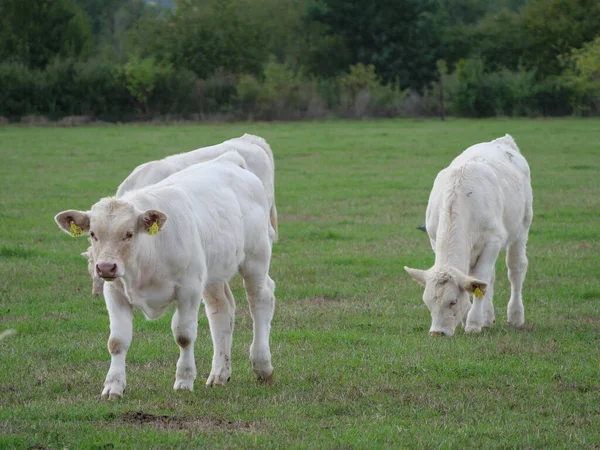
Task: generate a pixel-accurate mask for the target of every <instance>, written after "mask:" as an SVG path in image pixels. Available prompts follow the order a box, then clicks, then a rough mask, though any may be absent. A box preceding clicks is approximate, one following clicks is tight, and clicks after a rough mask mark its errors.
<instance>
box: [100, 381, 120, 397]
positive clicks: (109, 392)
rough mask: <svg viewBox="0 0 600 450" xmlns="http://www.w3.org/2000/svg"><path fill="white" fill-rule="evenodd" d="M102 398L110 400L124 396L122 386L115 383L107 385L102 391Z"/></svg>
mask: <svg viewBox="0 0 600 450" xmlns="http://www.w3.org/2000/svg"><path fill="white" fill-rule="evenodd" d="M102 398H104V399H108V400H116V399H119V398H123V389H122V388H121V387H120V386H115V384H109V385H106V386H104V390H103V391H102Z"/></svg>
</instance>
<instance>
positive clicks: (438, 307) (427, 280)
mask: <svg viewBox="0 0 600 450" xmlns="http://www.w3.org/2000/svg"><path fill="white" fill-rule="evenodd" d="M404 270H406V271H407V272H408V273H409V274H410V276H412V277H413V278H414V279H415V280H416V281H418V282H419V283H421V284H424V285H425V292H424V293H423V301H424V302H425V304H426V305H427V308H429V311H430V312H431V328H430V329H429V332H430V333H431V334H432V335H446V336H453V335H454V331H455V330H456V327H457V325H458V324H459V323H460V322H463V324H464V321H465V320H466V315H467V313H468V312H469V309H470V307H471V302H470V301H469V294H475V296H476V297H479V296H483V294H484V293H485V290H486V288H487V283H485V282H483V281H481V280H478V279H476V278H473V277H470V276H468V275H465V274H464V273H462V272H461V271H459V270H457V269H455V268H453V267H448V268H447V269H444V270H438V269H436V268H435V267H433V268H431V269H429V270H419V269H411V268H409V267H404ZM476 301H478V299H476Z"/></svg>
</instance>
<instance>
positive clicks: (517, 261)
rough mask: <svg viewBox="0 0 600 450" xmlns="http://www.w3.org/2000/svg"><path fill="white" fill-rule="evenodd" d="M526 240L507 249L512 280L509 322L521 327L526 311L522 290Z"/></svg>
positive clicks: (508, 313) (525, 267) (508, 312)
mask: <svg viewBox="0 0 600 450" xmlns="http://www.w3.org/2000/svg"><path fill="white" fill-rule="evenodd" d="M526 245H527V241H526V240H521V241H517V242H515V243H514V244H512V245H510V246H509V247H508V249H507V251H506V266H507V267H508V279H509V281H510V301H509V302H508V309H507V318H508V323H510V324H511V325H514V326H517V327H520V326H522V325H523V323H524V322H525V311H524V308H523V298H522V297H521V291H522V289H523V281H525V274H526V273H527V264H528V262H527V255H526V250H525V249H526Z"/></svg>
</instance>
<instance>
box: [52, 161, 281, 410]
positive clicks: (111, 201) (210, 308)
mask: <svg viewBox="0 0 600 450" xmlns="http://www.w3.org/2000/svg"><path fill="white" fill-rule="evenodd" d="M244 168H245V162H244V159H243V158H242V157H241V156H240V155H239V154H237V153H236V152H229V153H226V154H224V155H223V156H221V157H219V158H217V159H214V160H212V161H209V162H205V163H201V164H196V165H193V166H190V167H188V168H186V169H184V170H182V171H180V172H177V173H175V174H173V175H171V176H169V177H167V178H166V179H164V180H163V181H161V182H159V183H157V184H153V185H150V186H147V187H144V188H141V189H136V190H133V191H129V192H126V193H125V194H123V195H122V196H121V197H119V198H114V197H109V198H103V199H101V200H100V201H99V202H98V203H96V204H95V205H93V206H92V208H91V210H90V211H74V210H68V211H63V212H61V213H59V214H57V215H56V217H55V220H56V222H57V223H58V225H59V226H60V228H62V229H63V230H64V231H65V232H68V233H71V234H72V235H79V234H82V233H88V234H89V235H90V237H91V241H92V247H91V251H92V253H93V257H94V261H95V262H96V267H95V270H96V272H97V274H98V275H99V276H100V277H101V278H103V279H104V280H105V281H107V283H106V284H105V286H104V297H105V300H106V307H107V309H108V314H109V318H110V337H109V340H108V350H109V352H110V354H111V364H110V369H109V371H108V374H107V376H106V381H105V384H104V389H103V391H102V396H103V397H108V398H116V397H121V396H122V395H123V390H124V389H125V385H126V378H125V357H126V354H127V350H128V349H129V345H130V343H131V338H132V308H133V307H134V306H136V307H139V308H140V309H141V310H142V311H143V313H144V314H145V316H146V317H147V318H148V319H155V318H158V317H159V316H161V315H162V314H163V312H164V311H165V309H166V308H167V307H168V306H169V304H171V303H172V302H175V304H176V311H175V314H174V315H173V319H172V322H171V329H172V331H173V336H174V337H175V341H176V342H177V344H178V345H179V348H180V356H179V360H178V361H177V371H176V377H175V378H176V379H175V385H174V386H173V388H174V389H184V390H192V389H193V386H194V380H195V378H196V363H195V359H194V342H195V341H196V335H197V328H198V309H199V306H200V302H201V298H202V294H203V293H204V302H205V309H206V314H207V316H208V320H209V324H210V331H211V335H212V340H213V347H214V355H213V360H212V370H211V372H210V375H209V377H208V380H207V382H206V384H207V385H219V384H225V383H226V382H227V381H228V380H229V377H230V374H231V342H232V334H233V327H234V314H235V302H234V299H233V296H232V294H231V291H230V290H229V287H228V285H227V282H228V281H229V280H230V279H231V277H232V276H233V275H234V274H235V273H236V272H239V273H240V274H241V275H242V277H243V279H244V288H245V290H246V295H247V297H248V303H249V305H250V312H251V314H252V319H253V322H254V339H253V342H252V345H251V347H250V359H251V361H252V366H253V370H254V373H255V374H256V376H257V377H258V378H259V379H261V380H264V381H266V382H269V381H271V379H272V376H273V367H272V365H271V352H270V348H269V334H270V329H271V319H272V317H273V311H274V306H275V296H274V289H275V283H274V282H273V280H272V279H271V278H270V277H269V273H268V272H269V264H270V259H271V240H272V238H273V236H272V234H273V228H272V227H271V226H270V224H269V206H268V202H267V197H266V194H265V189H264V186H263V185H262V183H261V181H260V180H259V179H258V178H257V177H256V176H255V175H254V174H253V173H251V172H250V171H248V170H245V169H244Z"/></svg>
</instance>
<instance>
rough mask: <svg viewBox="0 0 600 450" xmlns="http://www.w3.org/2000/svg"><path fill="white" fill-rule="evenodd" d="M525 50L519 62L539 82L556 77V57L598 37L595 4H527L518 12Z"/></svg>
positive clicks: (557, 0)
mask: <svg viewBox="0 0 600 450" xmlns="http://www.w3.org/2000/svg"><path fill="white" fill-rule="evenodd" d="M521 14H522V27H523V28H524V30H525V33H526V39H527V42H526V46H525V48H524V50H523V53H522V61H523V64H524V65H525V66H526V67H529V68H535V69H536V70H537V72H538V76H541V77H542V78H544V77H546V76H549V75H559V74H560V73H561V70H562V67H561V64H560V61H559V58H558V57H559V56H560V55H562V54H565V53H567V52H569V51H570V49H571V48H579V47H581V46H582V45H583V44H584V43H585V42H589V41H591V40H593V39H594V38H595V37H596V36H598V35H600V2H599V1H598V0H530V2H529V3H528V4H527V5H525V7H524V8H522V10H521Z"/></svg>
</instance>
